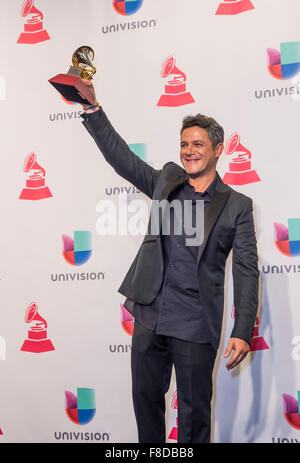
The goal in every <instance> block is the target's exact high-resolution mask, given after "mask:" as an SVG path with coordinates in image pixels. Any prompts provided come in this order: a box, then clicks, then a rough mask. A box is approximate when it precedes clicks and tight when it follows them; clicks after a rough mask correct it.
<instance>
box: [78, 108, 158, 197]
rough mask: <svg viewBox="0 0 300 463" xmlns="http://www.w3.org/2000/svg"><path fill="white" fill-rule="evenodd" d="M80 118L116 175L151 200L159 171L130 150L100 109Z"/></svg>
mask: <svg viewBox="0 0 300 463" xmlns="http://www.w3.org/2000/svg"><path fill="white" fill-rule="evenodd" d="M82 117H83V119H84V120H83V125H84V126H85V128H86V129H87V131H88V132H89V133H90V135H91V136H92V137H93V138H94V140H95V142H96V144H97V146H98V148H99V149H100V151H101V152H102V154H103V156H104V158H105V159H106V161H107V162H108V163H109V164H110V165H111V166H112V167H113V169H114V170H115V171H116V172H117V174H119V175H120V176H121V177H123V178H125V179H126V180H128V181H129V182H130V183H132V184H133V185H134V186H136V187H137V188H138V189H139V190H141V191H142V192H143V193H145V194H146V195H147V196H149V197H150V198H152V195H153V191H154V188H155V185H156V182H157V179H158V177H159V175H160V173H161V170H156V169H154V168H153V167H151V166H149V164H147V163H146V162H144V161H143V160H142V159H140V158H139V156H137V155H136V154H134V153H133V152H132V151H131V150H130V148H129V146H128V145H127V143H126V142H125V141H124V140H123V139H122V138H121V137H120V135H119V134H118V133H117V132H116V130H115V129H114V128H113V127H112V125H111V123H110V122H109V120H108V118H107V117H106V115H105V113H104V111H103V110H102V108H100V110H99V111H96V112H94V113H92V114H89V115H85V114H84V115H82Z"/></svg>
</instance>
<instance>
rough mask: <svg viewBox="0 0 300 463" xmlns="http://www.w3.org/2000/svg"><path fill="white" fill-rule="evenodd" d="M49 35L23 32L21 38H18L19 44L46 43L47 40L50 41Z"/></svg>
mask: <svg viewBox="0 0 300 463" xmlns="http://www.w3.org/2000/svg"><path fill="white" fill-rule="evenodd" d="M49 39H50V37H49V34H48V32H47V31H45V30H42V31H37V32H22V34H21V35H20V37H19V38H18V41H17V43H30V44H32V43H39V42H45V40H49Z"/></svg>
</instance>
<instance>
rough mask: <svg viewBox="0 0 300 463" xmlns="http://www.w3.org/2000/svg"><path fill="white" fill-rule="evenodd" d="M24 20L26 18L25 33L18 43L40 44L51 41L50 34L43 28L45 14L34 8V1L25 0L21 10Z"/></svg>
mask: <svg viewBox="0 0 300 463" xmlns="http://www.w3.org/2000/svg"><path fill="white" fill-rule="evenodd" d="M21 16H22V18H26V22H25V24H24V32H22V33H21V35H20V37H19V38H18V41H17V43H30V44H32V43H39V42H44V41H45V40H49V39H50V37H49V35H48V32H47V31H46V30H45V29H44V26H43V17H44V16H43V13H42V12H41V11H40V10H38V9H37V8H36V7H35V6H34V0H24V2H23V4H22V8H21Z"/></svg>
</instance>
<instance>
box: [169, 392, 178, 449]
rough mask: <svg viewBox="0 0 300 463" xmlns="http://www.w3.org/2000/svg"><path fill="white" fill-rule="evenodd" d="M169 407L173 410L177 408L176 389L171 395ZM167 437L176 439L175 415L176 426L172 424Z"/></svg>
mask: <svg viewBox="0 0 300 463" xmlns="http://www.w3.org/2000/svg"><path fill="white" fill-rule="evenodd" d="M171 407H172V408H173V410H178V401H177V391H175V392H174V394H173V395H172V400H171ZM169 439H172V440H176V441H177V440H178V417H176V426H173V428H172V430H171V432H170V435H169Z"/></svg>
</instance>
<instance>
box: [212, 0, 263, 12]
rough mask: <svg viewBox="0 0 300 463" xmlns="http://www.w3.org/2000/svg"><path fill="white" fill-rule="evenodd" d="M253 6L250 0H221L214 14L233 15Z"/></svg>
mask: <svg viewBox="0 0 300 463" xmlns="http://www.w3.org/2000/svg"><path fill="white" fill-rule="evenodd" d="M253 9H254V6H253V5H252V3H251V2H250V0H223V2H222V3H220V5H219V7H218V9H217V11H216V14H218V15H233V14H240V13H244V12H245V11H249V10H253Z"/></svg>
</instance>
